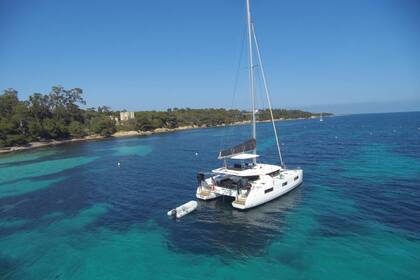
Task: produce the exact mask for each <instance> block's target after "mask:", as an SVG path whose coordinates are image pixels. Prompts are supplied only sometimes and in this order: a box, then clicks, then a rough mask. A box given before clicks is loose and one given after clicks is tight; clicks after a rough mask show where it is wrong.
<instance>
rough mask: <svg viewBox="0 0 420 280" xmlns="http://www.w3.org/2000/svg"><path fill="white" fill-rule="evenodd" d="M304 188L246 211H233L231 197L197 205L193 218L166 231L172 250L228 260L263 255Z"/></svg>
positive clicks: (279, 231) (279, 233) (283, 225)
mask: <svg viewBox="0 0 420 280" xmlns="http://www.w3.org/2000/svg"><path fill="white" fill-rule="evenodd" d="M303 188H304V186H303V185H301V186H299V187H298V188H296V189H294V190H293V191H291V192H290V193H288V194H287V195H285V196H282V197H280V198H278V199H275V200H273V201H270V202H268V203H266V204H264V205H261V206H259V207H257V208H253V209H248V210H245V211H241V210H237V209H234V208H233V207H232V205H231V203H232V201H233V199H234V198H232V197H219V198H217V199H215V200H211V201H200V203H199V206H198V209H197V211H195V212H194V213H193V214H190V216H192V217H186V218H185V219H183V220H182V221H179V222H178V224H177V226H176V227H171V228H169V237H170V240H171V246H172V248H173V249H175V250H182V251H191V252H195V253H200V254H210V255H212V254H221V255H227V256H229V257H241V256H248V255H258V254H262V253H264V250H265V247H266V245H267V244H268V243H269V242H271V240H272V238H273V237H276V238H277V237H278V236H279V235H281V233H282V232H283V231H284V230H285V229H286V228H285V227H286V225H285V215H286V214H288V213H290V212H293V210H294V209H295V208H296V207H298V205H299V203H300V201H301V199H302V191H303ZM191 228H194V229H193V230H192V229H191ZM185 236H188V238H184V237H185ZM191 240H195V241H196V242H191ZM200 241H202V242H200Z"/></svg>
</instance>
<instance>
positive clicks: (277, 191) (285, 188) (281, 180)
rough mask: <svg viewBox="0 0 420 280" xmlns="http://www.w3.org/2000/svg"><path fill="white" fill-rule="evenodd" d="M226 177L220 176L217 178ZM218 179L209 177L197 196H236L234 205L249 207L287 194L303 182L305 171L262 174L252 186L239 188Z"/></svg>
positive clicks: (240, 207) (203, 197) (207, 197)
mask: <svg viewBox="0 0 420 280" xmlns="http://www.w3.org/2000/svg"><path fill="white" fill-rule="evenodd" d="M224 178H226V177H224V176H219V177H216V180H220V179H224ZM216 180H215V179H214V178H213V179H212V178H208V179H206V181H205V184H204V185H201V186H199V187H198V188H197V193H196V197H197V198H198V199H201V200H210V199H214V198H217V197H219V196H222V195H224V196H231V197H235V198H236V199H235V201H233V202H232V206H233V207H235V208H237V209H249V208H252V207H256V206H258V205H261V204H264V203H267V202H269V201H271V200H273V199H276V198H278V197H280V196H282V195H285V194H287V193H288V192H290V191H291V190H293V189H295V188H296V187H297V186H299V185H300V184H302V181H303V171H302V170H301V169H290V170H283V171H281V173H280V174H279V175H278V176H274V177H272V176H270V175H261V176H260V177H259V179H258V180H256V181H254V182H252V184H251V188H250V189H249V190H247V189H237V188H232V187H224V186H221V185H218V184H217V183H216Z"/></svg>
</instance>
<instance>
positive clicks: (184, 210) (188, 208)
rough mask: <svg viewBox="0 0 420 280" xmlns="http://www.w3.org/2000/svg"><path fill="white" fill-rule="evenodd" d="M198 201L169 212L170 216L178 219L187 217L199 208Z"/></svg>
mask: <svg viewBox="0 0 420 280" xmlns="http://www.w3.org/2000/svg"><path fill="white" fill-rule="evenodd" d="M197 205H198V203H197V201H194V200H191V201H190V202H187V203H185V204H182V205H181V206H179V207H177V208H175V209H172V210H170V211H168V216H171V217H176V218H177V219H179V218H182V217H184V216H185V215H187V214H189V213H191V212H192V211H194V210H195V209H196V208H197Z"/></svg>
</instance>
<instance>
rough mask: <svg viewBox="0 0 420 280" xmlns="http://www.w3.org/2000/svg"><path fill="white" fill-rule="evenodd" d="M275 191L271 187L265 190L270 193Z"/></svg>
mask: <svg viewBox="0 0 420 280" xmlns="http://www.w3.org/2000/svg"><path fill="white" fill-rule="evenodd" d="M272 191H273V188H269V189H266V190H265V191H264V193H269V192H272Z"/></svg>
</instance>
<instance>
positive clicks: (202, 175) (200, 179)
mask: <svg viewBox="0 0 420 280" xmlns="http://www.w3.org/2000/svg"><path fill="white" fill-rule="evenodd" d="M203 181H204V174H203V173H198V174H197V182H198V185H199V186H201V182H203Z"/></svg>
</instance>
